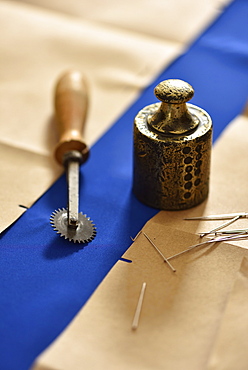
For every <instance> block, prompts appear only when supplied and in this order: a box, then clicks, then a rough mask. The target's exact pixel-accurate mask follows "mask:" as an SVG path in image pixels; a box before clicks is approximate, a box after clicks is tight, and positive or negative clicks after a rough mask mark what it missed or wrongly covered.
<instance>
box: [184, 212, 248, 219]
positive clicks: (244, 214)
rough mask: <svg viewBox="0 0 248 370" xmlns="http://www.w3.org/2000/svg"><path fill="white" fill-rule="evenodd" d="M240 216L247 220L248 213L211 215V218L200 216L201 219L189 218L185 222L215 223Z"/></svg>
mask: <svg viewBox="0 0 248 370" xmlns="http://www.w3.org/2000/svg"><path fill="white" fill-rule="evenodd" d="M237 216H239V218H247V217H248V213H247V212H239V213H223V214H220V215H209V216H199V217H187V218H185V219H184V220H190V221H191V220H193V221H194V220H206V221H207V220H209V221H211V220H212V221H215V220H230V219H233V218H234V217H237Z"/></svg>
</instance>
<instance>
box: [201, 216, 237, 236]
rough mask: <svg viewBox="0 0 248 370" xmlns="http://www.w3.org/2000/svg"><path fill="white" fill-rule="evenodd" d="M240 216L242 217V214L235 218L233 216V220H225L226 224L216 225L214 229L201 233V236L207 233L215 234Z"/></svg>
mask: <svg viewBox="0 0 248 370" xmlns="http://www.w3.org/2000/svg"><path fill="white" fill-rule="evenodd" d="M239 218H241V216H240V215H238V216H235V217H234V218H232V219H231V220H229V221H227V222H225V223H224V224H222V225H220V226H217V227H215V228H214V229H212V230H210V231H207V232H205V233H201V234H200V237H201V238H203V237H204V236H206V235H209V234H213V233H214V232H215V231H218V230H221V229H224V228H225V227H227V226H229V225H231V224H232V223H233V222H235V221H237V220H238V219H239Z"/></svg>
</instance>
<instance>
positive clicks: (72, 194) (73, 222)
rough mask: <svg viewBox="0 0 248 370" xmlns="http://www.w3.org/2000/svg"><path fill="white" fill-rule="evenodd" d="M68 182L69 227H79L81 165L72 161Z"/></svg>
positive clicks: (68, 169) (69, 167) (68, 172)
mask: <svg viewBox="0 0 248 370" xmlns="http://www.w3.org/2000/svg"><path fill="white" fill-rule="evenodd" d="M67 181H68V226H69V227H72V228H76V227H77V225H78V191H79V163H78V162H75V161H70V162H69V164H68V167H67Z"/></svg>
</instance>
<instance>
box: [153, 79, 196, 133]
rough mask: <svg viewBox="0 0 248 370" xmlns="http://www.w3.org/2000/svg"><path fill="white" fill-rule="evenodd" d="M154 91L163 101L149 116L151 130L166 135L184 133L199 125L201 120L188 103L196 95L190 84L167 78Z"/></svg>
mask: <svg viewBox="0 0 248 370" xmlns="http://www.w3.org/2000/svg"><path fill="white" fill-rule="evenodd" d="M154 93H155V95H156V97H157V98H158V99H159V100H160V101H161V102H162V103H161V105H160V107H159V109H158V110H157V112H155V114H153V115H152V116H150V117H149V118H148V125H149V127H150V129H151V130H153V131H155V132H159V133H162V134H165V135H171V134H174V135H183V134H185V133H188V132H190V131H192V130H194V129H195V128H196V127H197V126H198V125H199V120H198V119H197V117H195V116H193V115H191V114H190V112H189V110H188V108H187V105H186V102H187V101H189V100H190V99H191V98H192V97H193V96H194V89H193V87H192V86H191V85H190V84H188V83H187V82H185V81H182V80H178V79H170V80H165V81H162V82H160V83H159V84H158V85H157V86H156V87H155V90H154Z"/></svg>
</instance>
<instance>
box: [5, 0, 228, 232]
mask: <svg viewBox="0 0 248 370" xmlns="http://www.w3.org/2000/svg"><path fill="white" fill-rule="evenodd" d="M226 2H227V1H226ZM28 3H30V4H31V5H30V4H28ZM123 4H124V3H123ZM183 4H184V2H183V1H177V2H174V1H169V2H164V1H163V0H161V1H157V2H155V3H154V2H152V1H150V0H149V1H148V0H147V1H146V2H145V4H144V3H143V2H142V4H141V2H140V1H138V2H137V3H134V2H132V1H129V2H128V1H125V6H124V8H120V4H118V6H117V5H116V2H115V1H113V0H108V1H107V3H105V2H104V3H103V2H99V1H96V0H95V1H90V2H80V1H76V0H75V1H70V2H69V3H68V2H67V1H59V2H58V1H56V0H53V1H49V2H46V1H45V0H44V1H27V2H25V1H22V2H17V1H1V2H0V23H1V29H2V32H1V36H0V52H1V58H0V77H1V86H0V122H1V125H0V150H1V152H4V157H2V159H1V170H2V173H4V181H3V182H2V183H1V193H0V194H1V195H0V206H1V209H4V217H1V220H0V232H1V231H3V230H4V229H5V228H6V227H8V226H9V225H10V224H11V223H12V222H13V221H14V220H15V219H16V218H18V217H19V216H20V215H21V214H22V212H24V208H21V207H19V204H21V205H24V206H26V207H30V206H31V205H32V204H33V202H34V201H35V200H36V199H37V198H38V197H39V196H40V195H41V194H42V193H43V192H44V191H45V190H46V189H47V188H48V187H49V186H50V185H51V184H52V183H53V182H54V181H55V180H56V178H57V177H58V176H59V174H60V173H61V171H62V169H60V168H59V167H58V166H57V165H56V164H55V163H54V160H53V157H52V152H53V148H54V146H55V144H56V132H55V130H54V127H53V104H52V101H53V87H54V83H55V80H56V79H57V77H58V76H59V75H60V74H61V72H62V71H64V70H67V69H69V68H76V69H79V70H81V71H82V72H84V73H85V75H86V78H87V80H88V85H89V90H90V108H89V115H88V121H87V127H86V132H85V139H86V141H87V142H88V143H89V145H92V144H93V143H94V142H95V141H96V140H97V139H98V138H99V137H100V136H101V135H102V134H103V133H104V132H105V131H106V130H107V128H108V127H109V126H110V125H111V124H113V123H114V121H115V120H116V119H117V118H118V117H119V115H120V114H121V113H122V112H123V111H125V109H126V108H127V107H128V106H129V104H131V102H132V101H133V100H134V99H135V97H136V96H137V94H138V93H139V92H140V91H141V89H142V88H144V87H145V86H147V84H148V83H149V82H150V81H151V80H152V79H153V78H154V76H155V75H156V74H157V73H159V71H160V70H161V69H162V68H164V67H165V65H166V64H168V63H169V62H170V61H171V60H173V59H174V58H175V57H176V56H177V55H178V54H179V53H181V51H182V48H183V47H184V46H185V43H187V42H188V41H189V40H190V39H191V38H193V37H194V36H195V35H196V34H197V32H199V31H201V30H202V29H203V27H205V26H206V24H207V23H208V22H209V21H210V20H211V19H212V18H213V17H214V16H216V15H217V14H218V13H219V12H220V9H219V5H220V4H222V2H221V3H220V2H219V1H213V2H210V3H209V2H205V3H204V6H203V8H204V11H203V8H202V4H201V6H199V4H198V2H197V1H195V0H191V1H188V2H187V6H186V4H184V5H183ZM135 6H136V8H135ZM103 8H104V9H103ZM186 10H187V12H186ZM168 12H170V14H171V16H170V17H169V19H170V22H172V20H173V27H171V23H168V22H164V14H168ZM137 14H138V17H137ZM180 17H183V18H184V22H181V21H180ZM144 19H145V20H146V21H144ZM154 19H156V27H153V25H154ZM174 19H175V20H176V24H177V26H176V25H175V22H174ZM165 25H167V26H166V27H165ZM179 25H180V27H181V28H180V27H179ZM172 30H174V31H175V32H174V31H173V33H171V31H172ZM179 35H183V38H181V37H179ZM27 153H28V158H29V160H28V162H27V160H26V158H27ZM17 156H18V158H17ZM17 182H18V184H17Z"/></svg>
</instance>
